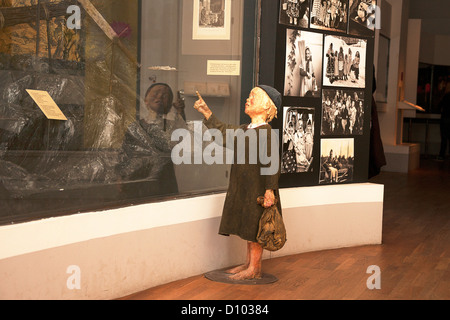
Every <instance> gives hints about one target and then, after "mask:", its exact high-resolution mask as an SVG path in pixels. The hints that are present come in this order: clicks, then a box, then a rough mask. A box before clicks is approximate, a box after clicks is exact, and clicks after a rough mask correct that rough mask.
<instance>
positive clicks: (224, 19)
mask: <svg viewBox="0 0 450 320" xmlns="http://www.w3.org/2000/svg"><path fill="white" fill-rule="evenodd" d="M193 1H194V18H193V20H194V21H193V33H192V39H193V40H230V38H231V0H193Z"/></svg>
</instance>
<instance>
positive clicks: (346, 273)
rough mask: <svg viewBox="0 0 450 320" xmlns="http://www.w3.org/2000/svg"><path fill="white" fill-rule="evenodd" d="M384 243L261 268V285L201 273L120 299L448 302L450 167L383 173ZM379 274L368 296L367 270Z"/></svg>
mask: <svg viewBox="0 0 450 320" xmlns="http://www.w3.org/2000/svg"><path fill="white" fill-rule="evenodd" d="M371 182H373V183H380V184H384V185H385V204H384V206H385V208H384V221H383V244H382V245H379V246H364V247H356V248H344V249H337V250H327V251H320V252H310V253H302V254H298V255H294V256H288V257H282V258H276V259H271V260H266V261H264V262H263V268H264V272H266V273H270V274H273V275H275V276H276V277H277V278H278V279H279V281H278V282H276V283H274V284H270V285H265V286H244V285H230V284H222V283H216V282H212V281H209V280H207V279H206V278H205V277H204V276H203V275H199V276H196V277H192V278H189V279H185V280H181V281H177V282H173V283H170V284H166V285H163V286H159V287H155V288H151V289H149V290H146V291H144V292H140V293H136V294H134V295H131V296H129V297H125V298H123V299H124V300H298V299H301V300H303V299H307V300H318V299H320V300H330V299H333V300H335V299H337V300H342V299H351V300H362V299H364V300H367V299H368V300H372V299H382V300H396V299H407V300H413V299H426V300H428V299H433V300H444V299H445V300H447V299H450V161H449V160H447V161H446V162H436V161H433V160H422V164H421V168H420V169H419V170H416V171H414V172H412V173H410V174H401V173H382V174H380V175H379V176H377V177H375V178H373V179H372V180H371ZM371 265H377V266H379V267H380V270H381V289H373V290H369V289H368V288H367V280H368V278H369V277H370V276H371V274H368V273H367V268H368V267H369V266H371Z"/></svg>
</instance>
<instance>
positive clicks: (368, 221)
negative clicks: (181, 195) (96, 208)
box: [0, 183, 384, 299]
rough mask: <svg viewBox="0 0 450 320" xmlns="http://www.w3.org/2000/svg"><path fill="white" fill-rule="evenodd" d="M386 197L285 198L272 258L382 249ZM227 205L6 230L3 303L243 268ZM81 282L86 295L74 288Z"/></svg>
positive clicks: (317, 190) (359, 192) (355, 192)
mask: <svg viewBox="0 0 450 320" xmlns="http://www.w3.org/2000/svg"><path fill="white" fill-rule="evenodd" d="M383 193H384V187H383V186H382V185H375V184H369V183H367V184H352V185H334V186H319V187H308V188H294V189H285V190H282V191H281V201H282V205H283V214H284V219H285V223H286V228H287V232H288V242H287V244H286V246H285V248H283V249H282V250H281V251H280V252H277V253H271V254H269V253H266V254H265V259H269V258H274V257H277V256H283V255H292V254H298V253H302V252H308V251H315V250H324V249H334V248H341V247H352V246H360V245H369V244H381V241H382V220H383ZM224 199H225V195H224V194H219V195H212V196H205V197H199V198H193V199H183V200H177V201H169V202H164V203H155V204H147V205H142V206H135V207H129V208H123V209H118V210H111V211H106V212H95V213H87V214H78V215H73V216H68V217H61V218H54V219H46V220H41V221H36V222H30V223H24V224H19V225H14V226H5V227H0V243H2V246H0V279H2V281H1V285H0V299H114V298H118V297H122V296H126V295H128V294H132V293H135V292H139V291H142V290H145V289H147V288H150V287H154V286H157V285H161V284H165V283H168V282H171V281H176V280H179V279H184V278H187V277H191V276H195V275H199V274H203V273H205V272H208V271H212V270H217V269H220V268H224V267H228V266H232V265H236V264H240V263H243V262H244V260H245V253H246V245H245V242H243V241H242V240H240V239H238V238H237V237H222V236H219V235H218V234H217V231H218V227H219V223H220V217H221V210H222V206H223V202H224ZM71 266H76V269H70V267H71ZM73 270H78V271H79V273H78V272H77V271H75V272H74V271H73ZM78 280H79V284H80V287H79V289H77V288H75V289H73V288H71V284H76V283H77V281H78ZM68 282H69V285H68Z"/></svg>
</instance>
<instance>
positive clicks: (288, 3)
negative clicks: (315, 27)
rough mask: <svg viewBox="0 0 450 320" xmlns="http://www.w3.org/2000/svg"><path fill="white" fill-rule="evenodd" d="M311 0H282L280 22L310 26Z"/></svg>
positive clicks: (302, 26) (303, 26)
mask: <svg viewBox="0 0 450 320" xmlns="http://www.w3.org/2000/svg"><path fill="white" fill-rule="evenodd" d="M310 1H311V0H281V5H280V21H279V22H280V24H285V25H288V26H294V27H301V28H308V27H309V10H310V9H309V8H310Z"/></svg>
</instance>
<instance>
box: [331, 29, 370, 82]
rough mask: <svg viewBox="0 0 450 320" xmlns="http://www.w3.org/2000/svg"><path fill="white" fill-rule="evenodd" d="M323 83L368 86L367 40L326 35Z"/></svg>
mask: <svg viewBox="0 0 450 320" xmlns="http://www.w3.org/2000/svg"><path fill="white" fill-rule="evenodd" d="M324 47H325V50H324V67H323V69H324V70H323V85H324V86H336V87H352V88H365V87H366V52H367V40H364V39H358V38H352V37H345V36H331V35H328V36H325V43H324Z"/></svg>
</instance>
